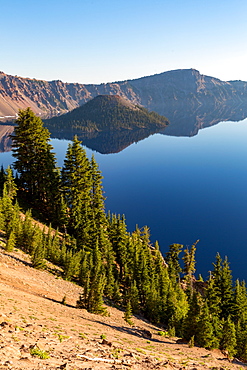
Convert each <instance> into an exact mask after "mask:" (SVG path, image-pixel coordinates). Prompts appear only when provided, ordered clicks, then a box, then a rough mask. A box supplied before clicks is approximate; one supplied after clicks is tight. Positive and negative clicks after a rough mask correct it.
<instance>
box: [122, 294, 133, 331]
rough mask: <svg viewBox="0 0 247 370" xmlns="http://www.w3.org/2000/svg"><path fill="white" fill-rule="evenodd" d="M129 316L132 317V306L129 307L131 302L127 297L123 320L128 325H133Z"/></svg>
mask: <svg viewBox="0 0 247 370" xmlns="http://www.w3.org/2000/svg"><path fill="white" fill-rule="evenodd" d="M131 318H132V308H131V302H130V300H129V299H128V301H127V305H126V309H125V312H124V320H125V321H126V322H127V324H129V325H130V326H132V325H134V323H133V321H131Z"/></svg>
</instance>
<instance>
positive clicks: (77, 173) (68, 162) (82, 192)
mask: <svg viewBox="0 0 247 370" xmlns="http://www.w3.org/2000/svg"><path fill="white" fill-rule="evenodd" d="M61 174H62V190H63V194H64V200H65V202H66V204H67V209H68V216H69V223H68V226H69V231H70V232H72V233H73V234H74V235H75V236H76V237H77V238H78V239H80V240H79V243H80V244H81V245H85V244H87V243H88V241H89V229H90V206H91V204H90V203H91V195H90V191H91V184H92V181H91V173H90V164H89V160H88V158H87V155H86V151H85V149H84V148H83V147H82V145H81V141H79V140H78V138H77V136H75V137H74V139H73V142H72V144H69V145H68V149H67V152H66V156H65V160H64V166H63V168H62V173H61Z"/></svg>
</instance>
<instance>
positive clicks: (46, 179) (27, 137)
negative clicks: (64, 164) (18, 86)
mask: <svg viewBox="0 0 247 370" xmlns="http://www.w3.org/2000/svg"><path fill="white" fill-rule="evenodd" d="M16 123H17V126H16V127H15V130H14V135H13V136H12V142H13V144H12V147H13V156H14V157H15V158H16V161H15V162H14V169H16V170H17V172H18V174H19V180H18V183H19V190H21V191H22V194H25V195H26V194H27V195H28V199H29V201H31V202H33V203H34V204H35V205H36V206H38V207H40V208H41V209H43V210H46V211H48V212H49V215H53V216H54V213H55V209H56V207H57V194H58V187H59V173H58V171H57V169H56V160H55V156H54V154H53V153H52V149H53V148H52V146H51V144H50V143H49V141H50V133H49V131H48V130H47V129H46V128H44V127H43V122H42V120H41V119H40V118H39V117H37V116H35V114H34V113H33V112H32V110H31V109H30V108H27V109H25V110H20V111H19V116H18V119H17V120H16Z"/></svg>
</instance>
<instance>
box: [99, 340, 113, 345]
mask: <svg viewBox="0 0 247 370" xmlns="http://www.w3.org/2000/svg"><path fill="white" fill-rule="evenodd" d="M101 344H106V345H107V346H109V347H112V342H109V341H108V340H106V339H103V340H102V342H101Z"/></svg>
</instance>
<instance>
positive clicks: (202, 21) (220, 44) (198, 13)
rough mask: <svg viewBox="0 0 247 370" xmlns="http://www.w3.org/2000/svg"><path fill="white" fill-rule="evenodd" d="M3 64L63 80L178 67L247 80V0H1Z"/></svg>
mask: <svg viewBox="0 0 247 370" xmlns="http://www.w3.org/2000/svg"><path fill="white" fill-rule="evenodd" d="M0 13H1V21H0V22H1V23H0V30H1V32H0V70H1V71H3V72H5V73H7V74H11V75H18V76H22V77H30V78H36V79H44V80H48V81H50V80H56V79H60V80H62V81H64V82H80V83H102V82H113V81H122V80H126V79H133V78H137V77H142V76H148V75H152V74H155V73H161V72H165V71H169V70H173V69H178V68H195V69H198V70H199V71H200V72H201V73H203V74H206V75H210V76H214V77H218V78H220V79H222V80H233V79H241V80H245V81H247V21H246V20H247V1H246V0H234V1H233V0H70V1H69V0H42V1H35V0H0Z"/></svg>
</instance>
